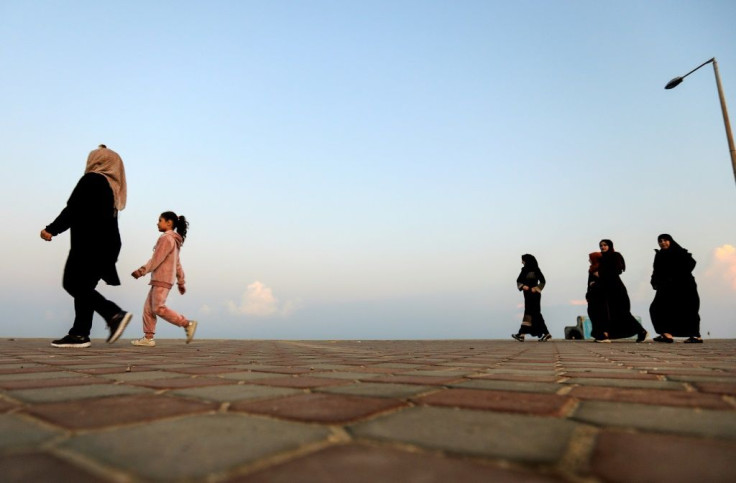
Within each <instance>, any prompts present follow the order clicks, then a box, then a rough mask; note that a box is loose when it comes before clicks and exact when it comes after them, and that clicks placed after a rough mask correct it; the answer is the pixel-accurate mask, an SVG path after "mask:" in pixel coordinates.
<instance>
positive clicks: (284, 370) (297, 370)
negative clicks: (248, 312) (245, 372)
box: [250, 366, 311, 374]
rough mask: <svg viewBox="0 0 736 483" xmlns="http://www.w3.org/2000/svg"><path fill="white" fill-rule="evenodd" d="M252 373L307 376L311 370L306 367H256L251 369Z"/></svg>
mask: <svg viewBox="0 0 736 483" xmlns="http://www.w3.org/2000/svg"><path fill="white" fill-rule="evenodd" d="M250 370H251V371H256V372H269V373H275V374H307V373H309V372H311V371H310V370H309V368H306V367H286V366H284V367H279V366H275V367H265V366H254V367H251V368H250Z"/></svg>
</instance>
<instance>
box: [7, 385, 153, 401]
mask: <svg viewBox="0 0 736 483" xmlns="http://www.w3.org/2000/svg"><path fill="white" fill-rule="evenodd" d="M107 382H108V383H109V381H107ZM146 392H150V390H149V389H145V388H142V387H130V386H118V385H114V384H96V385H83V386H59V387H51V388H42V389H21V390H15V391H7V393H6V394H8V396H10V397H12V398H14V399H18V400H21V401H24V402H29V403H39V402H53V401H67V400H71V399H85V398H95V397H103V396H120V395H123V394H141V393H146Z"/></svg>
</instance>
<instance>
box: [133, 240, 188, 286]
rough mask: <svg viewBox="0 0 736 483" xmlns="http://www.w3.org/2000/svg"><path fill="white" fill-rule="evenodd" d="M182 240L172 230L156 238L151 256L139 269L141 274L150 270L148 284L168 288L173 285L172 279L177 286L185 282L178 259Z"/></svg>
mask: <svg viewBox="0 0 736 483" xmlns="http://www.w3.org/2000/svg"><path fill="white" fill-rule="evenodd" d="M183 242H184V240H183V239H182V237H181V235H179V234H178V233H177V232H175V231H173V230H168V231H166V232H164V234H163V235H161V236H160V237H159V238H158V241H157V242H156V247H155V248H154V249H153V257H151V259H150V260H148V262H147V263H146V264H145V265H143V266H142V267H141V268H140V269H139V271H141V276H143V275H145V274H147V273H149V272H151V282H150V283H149V285H154V286H156V287H166V288H168V289H170V288H171V287H173V286H174V280H176V282H177V284H178V285H179V286H183V285H184V284H185V280H184V270H183V269H182V268H181V262H180V261H179V248H180V247H181V244H182V243H183ZM175 277H176V278H175Z"/></svg>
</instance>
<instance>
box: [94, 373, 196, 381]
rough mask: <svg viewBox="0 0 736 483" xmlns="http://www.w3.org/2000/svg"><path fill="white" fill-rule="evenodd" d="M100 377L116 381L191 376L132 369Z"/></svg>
mask: <svg viewBox="0 0 736 483" xmlns="http://www.w3.org/2000/svg"><path fill="white" fill-rule="evenodd" d="M99 377H100V378H105V379H112V380H115V381H148V380H151V379H170V378H176V377H189V376H187V375H186V374H175V373H173V372H166V371H137V372H136V371H132V372H123V373H118V374H105V375H102V376H99Z"/></svg>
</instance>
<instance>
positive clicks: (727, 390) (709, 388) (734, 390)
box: [694, 382, 736, 396]
mask: <svg viewBox="0 0 736 483" xmlns="http://www.w3.org/2000/svg"><path fill="white" fill-rule="evenodd" d="M694 386H695V387H696V388H698V390H699V391H703V392H709V393H715V394H728V395H730V396H736V384H724V383H721V382H696V383H695V384H694Z"/></svg>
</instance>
